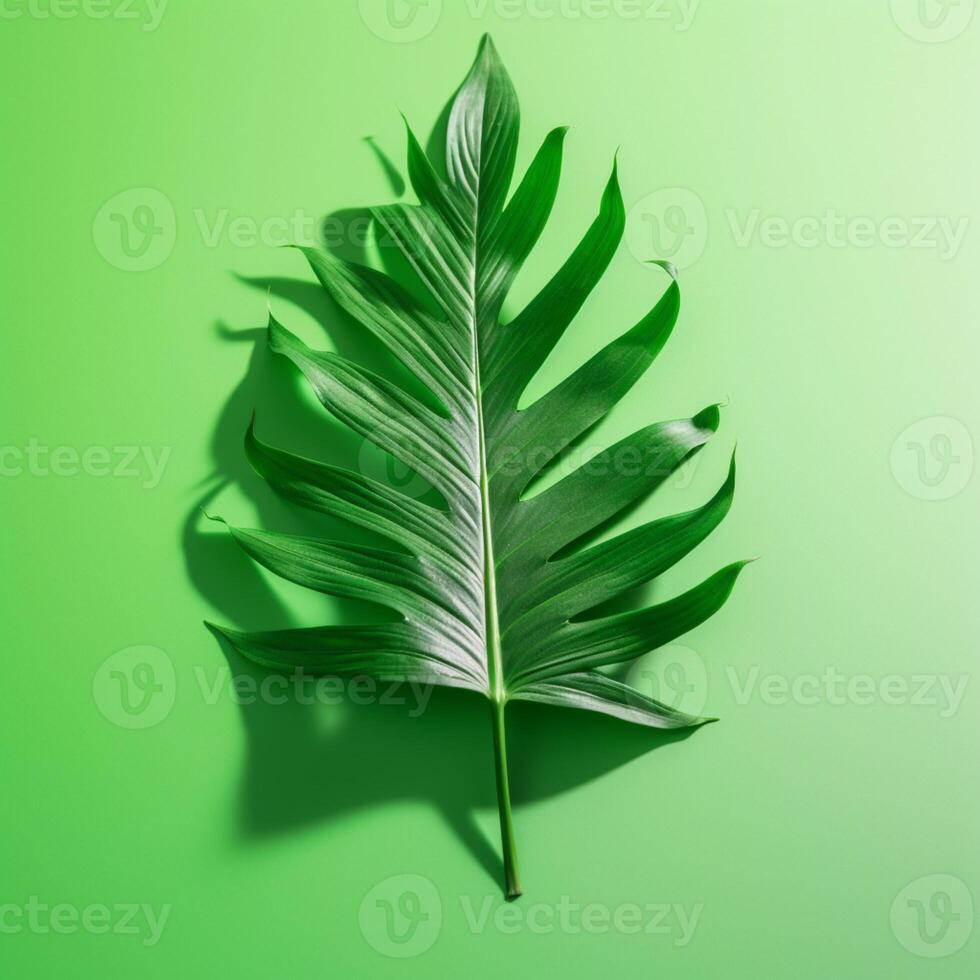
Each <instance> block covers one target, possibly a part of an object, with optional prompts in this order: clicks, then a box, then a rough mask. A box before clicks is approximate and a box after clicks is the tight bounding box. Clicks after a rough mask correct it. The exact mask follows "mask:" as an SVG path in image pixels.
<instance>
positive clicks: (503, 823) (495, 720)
mask: <svg viewBox="0 0 980 980" xmlns="http://www.w3.org/2000/svg"><path fill="white" fill-rule="evenodd" d="M490 713H491V721H492V725H493V764H494V771H495V772H496V775H497V809H498V810H499V811H500V844H501V848H502V849H503V852H504V881H505V883H506V886H507V900H508V901H510V900H512V899H515V898H518V897H519V896H520V894H521V876H520V871H519V870H518V867H517V841H516V840H515V839H514V821H513V819H512V818H511V812H510V781H509V779H508V776H507V736H506V734H505V731H504V702H503V701H494V700H492V701H491V702H490Z"/></svg>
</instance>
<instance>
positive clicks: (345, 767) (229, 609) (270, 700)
mask: <svg viewBox="0 0 980 980" xmlns="http://www.w3.org/2000/svg"><path fill="white" fill-rule="evenodd" d="M447 115H448V109H444V110H443V113H442V114H441V116H440V121H439V122H438V123H437V126H436V132H438V131H439V129H440V127H441V130H442V132H443V133H444V132H445V121H446V117H447ZM433 138H435V137H433ZM430 145H431V141H430ZM369 146H370V148H371V150H372V152H373V153H375V154H376V155H381V156H382V157H383V151H382V150H381V149H380V148H379V147H378V146H377V144H376V143H374V142H373V141H369ZM389 162H390V161H389ZM385 170H386V172H387V173H388V177H389V181H390V184H391V187H392V190H393V191H394V192H395V193H396V194H398V193H400V192H401V190H400V188H403V187H404V183H403V182H401V184H399V182H398V181H397V180H394V179H392V174H395V175H397V173H398V172H397V169H396V168H394V166H393V165H391V170H390V172H389V171H388V169H387V168H385ZM367 213H368V212H367V211H366V209H356V208H355V209H345V210H343V211H337V212H333V213H332V214H330V215H328V216H327V217H326V218H325V219H324V227H326V226H327V225H328V224H329V227H330V229H331V230H333V231H337V232H339V239H338V240H337V241H329V240H328V241H326V242H325V245H326V246H327V247H329V248H331V250H332V251H334V252H335V253H336V254H338V255H342V256H343V257H345V258H347V259H351V260H354V261H361V262H363V261H365V260H366V255H365V248H364V243H363V241H362V240H361V239H360V238H359V237H358V235H356V234H354V233H353V231H352V228H353V227H354V226H355V225H357V224H359V223H362V222H363V220H364V216H365V215H366V214H367ZM381 259H382V264H385V265H387V264H388V261H389V260H390V259H391V256H390V254H387V255H386V254H382V256H381ZM389 271H390V272H391V274H393V275H396V277H399V278H401V277H402V276H403V272H404V270H402V269H400V268H399V267H398V265H397V263H392V264H391V267H390V269H389ZM236 278H237V279H238V281H239V282H240V283H242V285H244V286H246V287H248V288H251V289H254V290H255V291H256V294H259V293H267V292H271V296H272V302H273V303H274V304H275V305H276V306H277V308H278V305H279V304H281V303H285V304H289V305H292V306H295V307H296V308H298V309H300V310H302V311H304V312H305V313H306V314H308V315H309V316H310V317H312V318H314V319H315V320H317V321H318V322H319V323H320V324H321V325H322V327H323V329H324V332H325V334H326V336H327V338H328V339H329V341H330V343H331V344H332V346H333V347H334V348H335V349H336V350H337V351H338V352H340V353H342V354H344V355H345V356H347V357H350V358H352V359H354V360H356V361H358V362H359V363H361V364H362V365H364V366H365V367H367V368H369V369H370V370H372V371H375V372H376V373H379V374H382V375H384V376H388V377H391V378H392V380H397V381H398V383H402V384H406V385H410V384H411V383H412V379H411V378H408V379H406V377H405V371H404V369H403V368H402V367H401V365H398V364H396V363H394V362H393V359H392V358H391V356H390V355H389V354H388V352H387V351H386V350H384V348H383V347H381V345H380V344H379V343H378V342H377V341H376V340H375V339H374V338H373V337H370V336H367V335H366V332H365V331H364V330H363V329H362V328H360V327H359V326H358V325H357V324H356V323H354V322H353V321H351V320H350V319H349V318H347V317H346V316H345V315H344V314H343V313H342V312H341V311H340V310H339V309H338V308H337V307H336V306H335V305H334V304H333V303H332V301H331V300H330V299H329V298H328V297H327V295H326V293H325V291H324V290H323V289H322V288H321V287H320V285H319V284H318V283H316V282H315V281H314V280H313V279H312V277H311V278H309V279H303V278H299V277H288V276H277V277H272V278H263V277H246V276H236ZM214 329H215V331H216V335H217V336H218V337H219V338H220V339H221V340H222V341H224V342H225V343H227V344H229V345H237V344H249V345H251V350H250V356H249V360H248V364H247V367H246V370H245V372H244V374H243V377H242V379H241V381H240V382H239V384H238V385H237V386H236V387H235V388H234V390H233V391H232V392H231V393H230V394H229V396H228V398H227V400H226V401H225V403H224V406H223V407H222V410H221V412H220V414H219V417H218V419H217V420H216V423H215V425H214V428H213V430H212V433H211V438H210V455H211V460H212V464H213V471H212V473H211V474H210V475H209V476H208V477H207V478H205V480H203V481H201V483H200V484H198V486H197V488H196V499H195V501H194V503H193V505H192V506H191V507H190V509H189V510H188V513H187V514H186V516H185V520H184V523H183V526H182V528H181V541H182V547H183V554H184V559H185V563H186V568H187V574H188V576H189V578H190V581H191V582H192V584H193V586H194V587H195V588H196V590H197V591H198V593H199V595H200V596H201V597H202V598H203V599H204V600H205V601H206V602H207V603H208V605H210V606H211V607H212V608H213V610H214V611H215V612H214V613H213V614H212V618H217V619H218V620H219V621H220V622H222V623H224V624H226V625H230V626H233V627H236V628H244V629H281V628H288V627H290V626H296V625H300V624H298V623H296V622H295V620H294V617H293V616H292V614H291V612H290V609H289V606H288V604H287V603H286V601H284V599H283V597H282V595H281V594H280V592H278V591H277V589H276V588H274V587H273V586H271V585H270V583H269V581H268V579H267V578H266V577H265V576H264V575H263V573H261V572H260V571H259V570H258V568H257V567H256V566H255V565H254V564H253V563H252V562H251V561H250V560H249V559H248V558H247V557H246V556H245V555H244V554H243V553H242V551H241V550H240V549H239V548H238V547H237V546H236V545H235V544H234V542H233V541H232V540H231V538H230V537H229V536H228V535H227V534H226V533H223V531H217V530H214V529H213V526H211V527H208V526H207V522H206V520H205V518H204V515H203V513H202V512H204V511H208V512H211V511H212V510H213V509H214V508H215V507H216V506H220V501H219V498H220V495H221V493H222V492H223V491H224V490H226V489H228V488H231V487H234V488H235V489H236V491H237V492H238V493H239V494H240V495H241V496H242V497H243V498H244V499H245V500H246V501H247V502H248V503H249V505H250V506H252V507H253V508H254V511H255V514H256V525H255V526H259V527H263V528H267V529H275V530H279V531H293V532H295V533H306V534H311V533H313V534H323V535H324V536H328V537H335V538H336V537H343V538H346V539H347V540H355V541H362V542H364V543H377V539H376V538H374V537H373V536H371V535H370V534H369V533H368V532H360V531H358V530H357V529H352V528H350V527H349V526H347V525H345V524H340V523H339V522H336V521H331V520H330V519H328V518H324V517H321V516H318V515H315V514H311V513H310V512H308V511H304V510H302V509H300V508H297V507H294V506H293V505H291V504H289V503H287V502H285V501H283V500H281V499H280V498H278V497H277V496H275V495H274V494H273V493H272V491H271V490H270V489H269V487H268V486H267V484H265V482H264V481H263V480H262V479H261V478H259V477H258V476H257V475H256V474H255V473H254V472H253V471H252V469H251V467H250V465H249V463H248V461H247V460H246V458H245V453H244V450H243V438H244V433H245V430H246V427H247V425H248V421H249V418H250V417H251V416H252V414H253V412H255V413H256V424H257V429H258V432H259V435H260V437H261V438H262V439H263V440H265V441H268V442H270V443H272V444H274V445H277V446H282V447H283V448H287V449H289V450H291V451H293V452H298V453H301V454H303V455H307V456H310V457H314V458H318V459H322V460H323V461H325V462H329V463H333V464H335V465H340V466H346V467H349V468H354V469H356V468H358V465H359V461H360V459H361V453H362V451H363V446H364V443H363V442H362V441H361V440H360V439H359V438H358V437H357V436H356V435H355V434H354V433H352V431H351V430H350V429H348V428H346V427H344V426H342V425H341V424H340V423H338V422H336V421H335V420H333V419H332V418H331V417H330V416H329V415H328V414H327V413H326V412H324V411H323V410H322V408H320V406H319V405H317V404H314V403H313V401H312V400H311V399H310V397H309V396H308V393H306V392H305V391H304V389H303V386H302V383H301V381H300V379H299V378H298V376H297V373H296V372H295V371H293V370H292V368H291V366H290V365H288V364H286V363H285V359H283V358H277V357H275V356H274V355H272V354H271V353H270V352H269V351H268V350H267V346H266V343H265V330H264V328H263V327H259V326H250V327H246V328H244V329H234V328H232V327H230V326H228V325H227V324H225V323H224V322H223V321H220V320H219V321H217V322H216V323H215V325H214ZM338 610H339V614H338ZM331 611H332V614H331V618H330V621H332V622H335V623H340V622H364V621H365V620H364V616H365V614H366V612H367V614H368V615H369V614H370V610H367V611H366V610H365V609H364V608H361V606H360V605H355V604H339V605H338V606H336V607H335V606H333V605H331ZM306 625H311V624H309V623H307V624H306ZM216 642H217V645H218V648H219V650H220V653H221V654H223V656H224V657H225V658H226V662H227V666H228V669H229V671H230V674H231V676H232V678H233V679H238V680H239V681H240V682H243V683H247V684H249V685H255V686H256V687H257V688H259V689H262V684H263V682H264V681H265V682H266V683H267V682H268V679H269V678H270V676H272V675H270V672H268V671H266V670H264V669H262V668H260V667H258V666H256V665H254V664H252V663H250V662H248V661H246V660H244V659H243V658H241V657H240V656H239V655H238V654H236V653H235V652H234V651H233V650H232V649H231V648H230V647H229V646H228V645H227V644H226V643H225V642H224V641H222V640H220V639H217V640H216ZM249 689H251V688H249ZM270 690H271V689H270ZM353 690H354V689H353V687H350V686H349V687H348V695H349V696H348V697H347V698H346V699H344V700H343V702H342V703H339V704H329V705H326V704H321V703H308V698H303V697H300V696H298V694H297V690H296V689H295V688H294V689H293V690H287V693H286V696H285V698H281V697H279V696H276V697H271V696H270V697H256V698H249V697H240V698H237V699H236V700H237V702H238V704H239V708H240V714H241V721H242V725H243V729H244V734H245V742H246V752H245V761H244V766H243V771H242V774H241V783H240V799H239V807H238V812H239V823H238V828H237V830H238V832H239V839H240V840H241V841H242V842H243V843H245V844H249V843H253V842H256V841H259V840H263V839H269V838H271V837H275V836H278V835H281V834H285V833H290V832H298V831H300V830H302V829H304V828H309V827H312V826H316V825H319V824H321V823H323V822H324V821H328V820H331V819H335V818H338V817H341V816H343V815H347V814H351V813H355V812H358V811H362V810H365V809H369V808H374V807H377V806H382V805H388V804H391V803H394V802H397V801H405V800H416V801H423V802H426V803H428V804H429V805H431V806H432V807H433V808H434V809H435V810H436V811H437V812H438V813H439V814H440V815H441V817H442V819H443V820H444V821H445V823H446V825H447V827H448V828H449V829H450V830H451V831H452V832H453V833H454V834H455V835H456V837H457V839H458V840H459V841H460V842H461V843H462V844H463V845H464V846H465V847H466V848H467V849H468V851H469V852H470V853H471V854H472V856H473V857H474V858H475V859H476V861H477V862H478V863H479V864H480V866H481V867H482V868H483V869H484V871H485V872H486V874H487V876H488V878H489V880H490V882H492V886H493V887H496V886H498V885H499V883H500V881H501V880H502V871H503V862H502V860H501V858H500V856H499V853H498V851H499V842H498V841H497V840H496V839H495V838H492V837H491V838H488V837H487V836H486V834H485V833H484V831H483V830H482V829H481V826H480V823H479V822H478V820H477V814H478V813H479V811H480V810H481V809H492V810H495V806H496V804H495V798H496V797H495V787H494V778H493V756H492V742H491V736H490V727H489V725H488V723H487V722H488V717H487V708H486V702H485V701H484V700H483V698H482V697H481V696H479V695H475V694H473V693H472V692H463V691H454V690H448V689H437V690H435V691H434V692H428V693H429V695H431V696H430V697H429V698H428V699H427V700H426V701H425V704H424V706H423V703H422V698H423V696H425V692H417V691H413V690H412V689H410V688H407V687H406V686H399V687H392V686H391V685H378V686H377V689H376V692H375V694H374V696H373V700H372V703H359V704H354V703H351V702H352V701H353V700H354V698H353ZM277 694H278V689H277ZM314 700H315V701H316V699H314ZM360 700H365V699H364V698H361V699H360ZM689 734H690V731H684V732H660V731H655V730H652V729H649V728H641V727H637V726H632V725H628V724H626V723H625V722H620V721H616V720H614V719H610V718H608V717H605V716H602V715H596V714H592V713H586V712H579V711H575V710H569V709H561V708H551V707H545V706H538V705H528V704H516V705H513V706H512V707H511V708H510V709H509V711H508V742H509V744H510V752H511V757H512V759H511V780H512V789H513V794H514V804H515V810H516V812H517V815H518V822H519V819H520V817H519V814H520V810H521V808H522V806H524V805H526V804H528V803H531V802H535V801H539V800H544V799H547V798H550V797H553V796H555V795H558V794H561V793H564V792H567V791H569V790H571V789H574V788H575V787H578V786H581V785H583V784H586V783H588V782H590V781H592V780H595V779H598V778H600V777H601V776H603V775H604V774H606V773H608V772H610V771H612V770H614V769H616V768H618V767H620V766H623V765H625V764H627V763H629V762H631V761H633V760H635V759H637V758H639V757H640V756H643V755H646V754H647V753H649V752H651V751H652V750H653V749H655V748H658V747H661V746H666V745H669V744H672V743H674V742H677V741H680V740H682V739H684V738H686V737H687V736H688V735H689ZM569 819H573V817H571V816H570V817H569ZM526 864H527V861H525V865H526Z"/></svg>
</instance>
